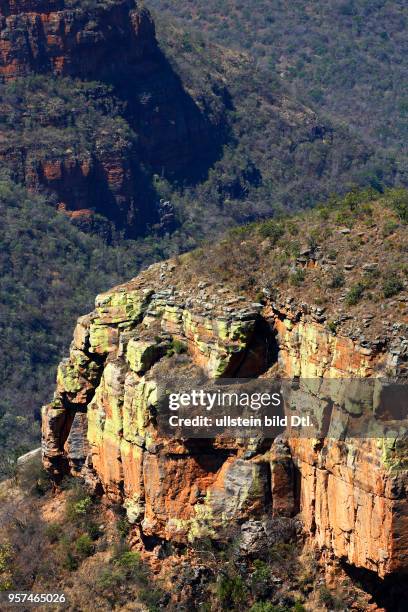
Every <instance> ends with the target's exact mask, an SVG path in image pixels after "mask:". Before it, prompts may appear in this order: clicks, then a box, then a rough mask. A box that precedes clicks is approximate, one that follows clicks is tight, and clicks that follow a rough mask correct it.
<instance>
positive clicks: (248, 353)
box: [43, 263, 408, 576]
mask: <svg viewBox="0 0 408 612" xmlns="http://www.w3.org/2000/svg"><path fill="white" fill-rule="evenodd" d="M174 266H175V264H173V263H171V264H170V263H169V264H160V265H154V266H151V267H150V268H149V269H148V270H146V271H144V272H142V273H141V274H140V275H139V277H137V278H136V279H133V280H132V281H131V282H130V283H128V284H125V285H122V286H120V287H117V288H115V289H113V290H112V291H109V292H108V293H105V294H102V295H101V296H98V298H97V300H96V310H95V311H94V312H93V313H91V314H90V315H88V316H86V317H82V318H81V319H80V320H79V321H78V325H77V327H76V330H75V334H74V343H73V346H72V348H71V353H70V357H69V359H67V360H64V361H63V362H62V364H61V365H60V368H59V370H58V384H57V391H56V396H55V400H54V402H53V403H52V404H50V405H49V406H47V407H45V408H44V410H43V455H44V463H45V465H46V467H47V468H48V469H49V470H50V471H51V472H52V473H53V475H54V477H55V478H58V477H61V476H62V474H63V472H64V470H67V469H71V471H73V472H74V473H75V474H78V473H81V474H82V475H83V476H84V477H85V478H86V479H87V480H92V481H93V482H95V480H97V481H98V482H99V483H100V485H101V487H102V488H103V491H104V492H105V494H106V495H107V496H108V497H109V498H110V499H111V500H113V501H115V502H116V503H121V504H123V506H124V508H125V509H126V511H127V516H128V519H129V521H130V522H131V523H132V524H135V525H137V526H138V528H139V530H140V533H141V534H142V535H143V537H152V538H156V539H157V538H158V539H161V540H171V541H175V542H188V541H192V540H194V539H195V538H198V537H203V536H210V537H213V538H216V537H217V533H219V531H220V530H222V529H224V528H225V527H232V526H234V525H235V526H236V527H237V529H239V525H242V534H243V544H242V545H243V546H244V548H245V546H247V547H248V546H250V545H251V542H258V541H259V546H261V547H262V546H265V541H267V540H268V537H272V536H269V535H266V534H271V533H274V530H273V529H272V528H271V525H272V524H273V525H275V526H276V528H278V527H279V526H282V529H283V531H285V529H284V526H285V525H286V526H287V527H288V529H289V528H290V529H293V524H292V523H291V522H290V521H291V519H292V518H293V517H294V516H295V515H298V518H299V519H300V520H301V521H302V523H303V528H304V532H305V534H306V535H307V536H308V538H309V539H310V541H311V542H312V543H314V545H315V546H316V547H318V548H320V549H322V550H329V551H331V552H332V553H333V554H335V555H336V556H337V557H339V558H342V559H344V560H346V561H347V562H348V563H351V564H354V565H356V566H358V567H362V568H366V569H369V570H373V571H375V572H376V573H377V574H379V575H380V576H386V575H388V574H392V573H394V572H405V571H407V570H408V562H407V553H408V536H407V533H408V529H407V527H408V525H407V520H408V501H407V491H408V459H407V458H408V452H407V450H406V445H405V444H404V443H403V442H402V441H401V440H399V439H398V438H396V439H394V440H392V439H389V440H378V439H376V438H372V439H366V440H357V439H347V438H346V439H344V440H339V439H334V438H330V437H327V438H326V439H324V440H313V439H305V438H295V439H292V438H291V439H284V438H283V437H282V436H280V437H278V438H277V439H276V440H274V441H273V440H261V441H259V440H255V439H254V440H252V439H248V440H242V439H218V438H217V439H215V440H181V439H180V440H178V439H175V438H174V437H166V436H164V434H162V433H160V431H159V430H158V428H157V425H156V415H157V411H159V410H160V405H161V404H160V401H161V400H160V398H161V395H160V394H161V393H162V386H163V385H162V383H163V382H164V381H166V380H169V379H176V378H177V376H178V375H182V376H184V379H186V380H193V378H194V376H197V375H198V374H199V373H201V375H203V376H207V377H215V378H217V377H226V376H228V377H234V376H241V375H242V373H243V372H244V373H248V372H251V374H250V375H251V376H256V375H261V376H262V378H268V377H269V376H272V375H273V373H274V372H276V367H278V366H279V367H280V372H281V374H282V373H283V374H284V375H286V376H288V377H289V378H291V379H292V378H296V379H298V378H301V379H302V381H304V388H303V389H302V390H301V393H303V396H304V397H306V398H308V399H309V401H313V402H315V403H316V406H317V407H319V406H320V404H319V402H320V403H321V405H322V409H321V415H320V417H321V420H322V422H323V421H324V420H325V419H326V417H327V415H326V413H325V410H327V407H326V408H325V407H324V406H325V404H324V401H321V400H322V398H321V397H320V396H324V393H325V386H324V385H323V382H324V381H330V380H331V379H339V378H340V379H341V378H343V379H344V378H350V379H351V378H353V379H354V378H367V377H370V376H373V375H374V373H375V372H379V371H381V370H383V369H384V368H385V367H387V363H389V356H387V353H386V352H385V351H384V350H382V349H381V350H380V349H379V350H378V351H374V350H371V351H370V352H369V353H368V352H367V351H364V350H362V349H361V347H358V346H357V345H356V344H354V343H353V341H352V340H350V339H349V338H342V337H341V336H337V337H335V336H333V335H332V334H331V333H330V332H329V330H327V329H326V328H325V327H324V326H323V325H321V324H320V323H318V322H316V321H311V320H310V319H307V318H302V317H297V318H296V319H290V318H289V317H288V315H287V313H285V312H282V311H279V309H277V308H276V305H273V304H272V303H270V302H267V303H266V304H265V306H264V308H263V309H262V307H261V306H258V305H254V304H253V303H251V301H250V300H249V299H246V298H245V297H244V298H242V296H240V299H238V300H236V302H235V303H236V307H235V308H234V309H231V310H230V311H228V313H226V311H225V309H224V303H225V300H226V297H225V293H224V292H222V293H218V294H217V293H216V291H215V289H214V290H213V291H212V292H211V293H212V295H213V296H214V297H212V301H211V304H209V305H208V306H206V307H205V308H203V305H202V299H201V298H200V293H199V291H198V290H197V288H196V289H194V286H192V287H190V288H188V289H187V288H186V289H183V288H182V286H177V287H176V286H170V287H169V286H167V285H166V278H165V277H166V274H165V271H170V272H171V273H172V272H173V270H174ZM167 283H168V281H167ZM194 292H196V293H197V295H196V296H195V294H194ZM208 293H210V291H209V290H208ZM217 295H218V297H217ZM230 300H231V301H234V300H233V298H232V297H230ZM261 309H262V310H261ZM273 343H275V344H276V347H275V348H276V349H277V350H273V351H271V350H270V345H271V344H273ZM266 346H267V348H265V347H266ZM180 347H182V348H183V350H182V351H181V350H178V348H180ZM272 348H274V347H272ZM268 368H270V371H269V369H268ZM356 389H357V390H356ZM357 391H358V387H357V388H354V387H352V388H351V390H349V395H347V394H346V395H347V396H344V397H342V398H340V399H341V400H342V401H343V404H344V406H345V413H344V414H345V418H351V419H352V418H355V417H356V414H357V412H356V406H357V404H356V403H355V402H354V403H353V401H352V400H353V398H355V395H356V393H357ZM319 394H320V396H319ZM373 397H374V395H371V396H367V397H366V398H365V397H360V400H363V401H364V402H370V401H371V402H373ZM350 398H351V399H350ZM374 403H375V402H374ZM373 405H374V404H373ZM317 412H318V411H317ZM340 425H341V423H340ZM329 433H330V432H329ZM266 525H268V528H266ZM244 526H245V527H244ZM279 528H280V527H279ZM265 538H266V540H265ZM257 546H258V544H257Z"/></svg>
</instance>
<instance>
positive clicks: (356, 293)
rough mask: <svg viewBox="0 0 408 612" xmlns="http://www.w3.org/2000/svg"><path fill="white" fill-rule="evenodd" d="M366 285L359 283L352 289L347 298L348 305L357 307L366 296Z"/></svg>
mask: <svg viewBox="0 0 408 612" xmlns="http://www.w3.org/2000/svg"><path fill="white" fill-rule="evenodd" d="M364 289H365V287H364V285H363V284H362V283H357V284H356V285H353V287H351V289H350V291H349V292H348V294H347V296H346V304H347V305H348V306H355V305H356V304H358V302H359V301H360V300H361V298H362V297H363V295H364Z"/></svg>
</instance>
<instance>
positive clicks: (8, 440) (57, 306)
mask: <svg viewBox="0 0 408 612" xmlns="http://www.w3.org/2000/svg"><path fill="white" fill-rule="evenodd" d="M166 244H168V243H166V240H165V239H164V240H163V241H162V245H161V247H160V246H159V248H157V244H156V246H154V245H155V241H154V239H149V238H147V239H144V240H142V239H140V240H139V241H137V242H135V241H129V240H128V241H126V242H124V241H121V242H118V243H116V244H115V245H112V246H108V245H106V243H105V242H104V241H103V239H102V238H99V237H98V236H91V235H86V234H84V233H83V232H81V231H80V230H79V229H78V228H76V227H75V226H73V225H72V224H71V223H70V222H69V220H68V219H67V218H66V217H65V216H64V215H63V214H61V213H57V212H55V211H54V210H53V208H52V206H50V204H49V202H48V201H47V200H46V199H45V198H44V197H42V196H39V195H33V194H30V193H28V192H27V191H26V190H25V189H24V188H23V187H21V186H18V185H16V184H15V183H13V182H12V181H11V180H10V179H9V178H8V177H7V176H4V175H3V176H2V177H1V176H0V296H1V297H0V330H1V338H2V350H1V354H0V371H1V375H0V383H1V389H2V395H1V399H0V446H1V450H0V475H1V474H8V475H13V473H14V468H15V459H16V457H17V456H19V455H20V454H22V453H24V452H26V451H28V450H30V449H31V448H33V446H34V445H38V444H39V419H40V407H41V405H42V404H43V403H45V402H46V401H48V400H49V399H50V398H51V394H52V388H53V385H54V381H55V372H56V366H57V363H58V361H59V360H60V359H61V357H62V356H63V354H64V352H66V350H67V348H68V346H69V342H70V340H71V336H72V330H73V327H74V324H75V320H76V318H77V317H78V316H79V315H82V314H83V313H85V312H87V311H90V310H92V308H93V302H94V299H95V295H96V294H97V293H98V292H100V291H102V290H106V289H107V288H108V287H111V286H113V285H115V284H118V283H119V282H123V281H124V280H127V279H129V278H131V277H132V276H135V274H136V273H137V272H138V270H139V268H140V265H141V264H142V262H144V263H145V264H148V263H149V262H153V261H154V260H156V259H160V258H162V257H164V256H165V255H168V254H169V253H170V252H171V251H170V250H166V249H167V246H166ZM161 248H162V249H163V250H160V249H161ZM33 417H34V418H33Z"/></svg>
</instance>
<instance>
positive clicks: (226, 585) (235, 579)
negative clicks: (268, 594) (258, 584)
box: [217, 574, 247, 610]
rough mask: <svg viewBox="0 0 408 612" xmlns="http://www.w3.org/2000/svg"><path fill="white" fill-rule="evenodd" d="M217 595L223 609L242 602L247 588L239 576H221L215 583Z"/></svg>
mask: <svg viewBox="0 0 408 612" xmlns="http://www.w3.org/2000/svg"><path fill="white" fill-rule="evenodd" d="M217 596H218V600H219V602H220V604H221V607H222V609H223V610H230V609H231V608H233V607H235V606H238V605H239V604H242V602H243V600H245V598H246V596H247V589H246V586H245V583H244V581H243V579H242V578H241V576H239V575H238V574H235V575H233V576H221V578H220V580H219V581H218V584H217Z"/></svg>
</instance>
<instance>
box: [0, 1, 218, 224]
mask: <svg viewBox="0 0 408 612" xmlns="http://www.w3.org/2000/svg"><path fill="white" fill-rule="evenodd" d="M38 75H41V76H42V77H43V81H42V82H41V86H40V82H39V81H38V80H37V81H35V76H38ZM64 78H67V79H71V81H67V82H66V83H65V85H64V84H63V83H64V81H63V79H64ZM30 79H31V81H30ZM33 79H34V80H33ZM72 79H74V80H75V81H72ZM78 79H80V80H81V81H82V82H83V83H85V84H86V83H88V85H89V86H91V85H92V83H93V85H94V86H95V82H96V84H99V87H100V91H99V90H98V88H95V87H94V90H93V91H92V87H91V90H90V93H89V94H86V88H84V87H83V86H82V87H83V89H82V90H81V84H80V83H79V81H78ZM16 80H17V81H18V83H19V85H18V87H20V88H21V92H22V94H23V95H26V96H27V100H26V101H25V102H23V108H22V110H21V112H19V107H18V105H20V104H21V100H20V101H19V97H18V96H17V99H16V100H14V99H13V95H14V94H13V89H12V83H13V82H14V81H16ZM0 82H1V83H3V87H5V88H7V91H8V92H11V97H12V99H11V103H10V104H8V103H7V102H5V101H4V100H3V99H1V98H0V114H2V115H4V117H10V116H15V117H16V121H15V122H14V124H12V123H10V124H7V122H6V124H5V125H4V129H3V127H0V159H1V160H2V162H3V163H4V164H5V165H6V166H7V167H9V168H10V169H11V172H12V174H13V177H15V179H16V180H18V181H20V182H23V183H24V184H25V185H27V187H28V188H29V189H31V190H33V191H35V192H38V191H45V192H46V193H48V194H51V195H53V196H54V197H55V199H56V200H57V205H58V206H59V207H60V209H62V210H66V211H67V213H68V214H69V213H70V212H73V213H75V214H74V215H71V216H73V217H74V218H77V217H78V211H81V212H80V215H81V216H82V217H86V218H88V219H89V218H90V217H92V214H93V213H94V212H96V213H98V214H100V215H103V216H104V217H105V218H107V219H108V220H109V221H111V222H113V223H114V225H115V226H116V227H117V228H118V229H121V230H125V231H126V233H127V234H128V235H129V236H136V235H139V234H141V233H143V232H144V231H145V229H146V226H147V225H148V224H150V225H151V224H162V225H163V229H169V227H168V226H169V222H168V219H167V220H166V219H164V216H163V214H161V211H160V206H159V197H158V196H155V194H154V188H153V187H152V185H151V184H150V182H151V180H150V179H149V178H148V177H147V175H148V174H149V173H150V174H152V173H154V172H157V173H158V174H159V175H162V174H164V173H165V174H166V176H173V175H177V174H181V175H183V176H185V177H187V174H188V173H189V169H191V171H192V172H193V173H194V172H197V171H198V172H199V171H200V169H201V168H202V165H204V166H206V165H207V164H208V160H209V159H210V160H213V159H214V155H216V150H218V149H217V147H218V146H219V144H220V143H219V142H218V140H219V139H217V137H215V136H214V127H216V126H215V125H213V124H211V122H210V121H209V120H208V118H207V117H206V115H205V114H204V113H203V112H202V110H201V109H200V108H199V107H198V105H197V104H196V102H195V101H194V100H193V98H192V97H191V96H190V95H189V94H188V93H187V92H186V91H185V89H184V86H183V84H182V83H181V81H180V78H179V77H178V75H177V74H176V73H175V72H174V71H173V69H172V67H171V66H170V64H169V62H168V60H167V59H166V57H165V56H164V55H163V53H162V52H161V50H160V49H159V46H158V43H157V40H156V35H155V25H154V22H153V19H152V17H151V15H150V13H149V12H148V11H147V9H145V8H140V7H138V6H137V4H136V3H135V2H134V1H133V0H112V1H108V2H99V1H97V0H95V2H90V3H86V4H81V3H75V2H72V3H69V2H65V3H64V2H63V1H62V0H61V1H50V2H45V1H43V2H30V1H26V2H24V1H21V2H20V1H16V2H11V1H10V2H9V1H6V0H4V1H3V2H2V3H1V5H0ZM36 83H37V85H36ZM47 83H48V87H49V95H47V92H46V91H45V94H44V102H43V109H42V111H41V109H38V108H36V102H35V97H36V95H37V90H41V87H43V88H44V87H46V86H47V85H46V84H47ZM58 84H60V85H58ZM103 86H105V87H106V86H108V88H109V87H110V88H111V90H110V93H106V91H105V92H103V91H102V87H103ZM64 87H65V89H64ZM30 88H31V89H30ZM58 88H60V89H58ZM31 90H32V92H33V93H32V95H31V96H30V91H31ZM60 90H61V93H60ZM81 91H84V92H85V95H90V96H91V99H92V103H94V102H95V101H96V102H97V101H98V99H100V108H99V109H98V112H99V113H100V114H101V119H99V122H98V121H96V120H95V117H92V116H91V117H89V118H87V117H86V113H87V112H91V113H92V112H93V111H92V108H91V106H90V105H89V103H88V100H86V99H85V98H84V97H83V96H82V97H80V92H81ZM108 91H109V90H108ZM27 92H28V93H27ZM78 92H79V93H78ZM8 95H10V94H8ZM69 96H72V102H71V105H69V103H68V105H67V100H68V98H69ZM75 96H76V97H75ZM5 99H6V100H7V96H6V97H5ZM16 103H17V104H16ZM64 105H65V107H64ZM87 106H90V110H89V111H87ZM113 106H117V107H118V108H117V110H116V111H115V112H113V111H112V108H111V107H113ZM59 108H64V110H63V111H60V112H58V109H59ZM109 113H110V114H109ZM112 113H113V115H112ZM111 115H112V117H113V118H112V117H111ZM221 115H222V112H221ZM30 117H31V120H30ZM17 119H18V121H17ZM221 119H222V118H221V117H219V118H218V119H217V121H218V120H219V121H221ZM114 120H115V121H116V122H115V121H114ZM95 121H96V123H95ZM217 121H216V122H217ZM89 122H94V123H93V124H92V125H91V131H90V126H89ZM72 130H75V134H74V136H73V132H72ZM33 134H35V135H36V137H35V138H34V139H33ZM53 139H54V142H53ZM146 168H149V172H148V173H146ZM150 174H149V176H150Z"/></svg>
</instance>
